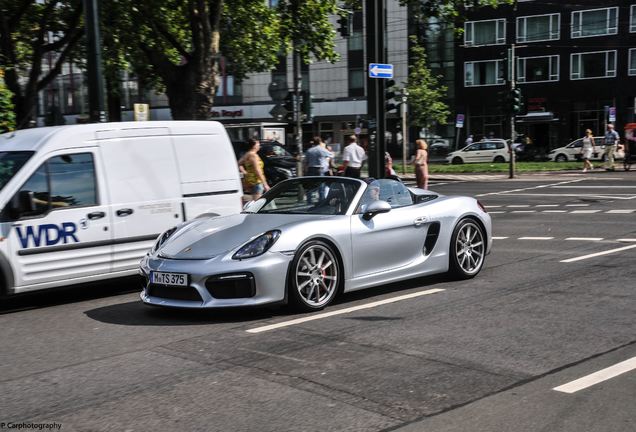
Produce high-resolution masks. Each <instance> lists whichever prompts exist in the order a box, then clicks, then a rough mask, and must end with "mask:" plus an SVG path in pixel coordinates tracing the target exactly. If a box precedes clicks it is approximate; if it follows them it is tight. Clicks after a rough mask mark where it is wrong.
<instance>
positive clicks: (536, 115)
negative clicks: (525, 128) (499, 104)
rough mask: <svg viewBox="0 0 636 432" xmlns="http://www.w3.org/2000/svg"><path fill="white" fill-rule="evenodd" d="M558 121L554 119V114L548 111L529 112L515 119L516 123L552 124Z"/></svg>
mask: <svg viewBox="0 0 636 432" xmlns="http://www.w3.org/2000/svg"><path fill="white" fill-rule="evenodd" d="M558 121H559V119H558V118H555V117H554V114H553V113H551V112H550V111H546V112H530V113H528V114H526V115H522V116H517V117H516V118H515V122H516V123H553V122H558Z"/></svg>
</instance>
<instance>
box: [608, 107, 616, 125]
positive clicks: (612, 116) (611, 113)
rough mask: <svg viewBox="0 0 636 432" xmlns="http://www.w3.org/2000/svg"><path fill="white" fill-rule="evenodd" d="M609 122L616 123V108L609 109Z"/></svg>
mask: <svg viewBox="0 0 636 432" xmlns="http://www.w3.org/2000/svg"><path fill="white" fill-rule="evenodd" d="M609 121H611V122H615V121H616V107H609Z"/></svg>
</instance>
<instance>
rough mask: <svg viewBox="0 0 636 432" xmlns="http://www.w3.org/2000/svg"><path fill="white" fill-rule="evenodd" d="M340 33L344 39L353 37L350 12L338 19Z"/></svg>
mask: <svg viewBox="0 0 636 432" xmlns="http://www.w3.org/2000/svg"><path fill="white" fill-rule="evenodd" d="M338 33H340V36H342V37H349V36H350V35H351V20H350V19H349V12H345V13H344V14H343V15H340V18H338Z"/></svg>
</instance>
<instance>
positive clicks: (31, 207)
mask: <svg viewBox="0 0 636 432" xmlns="http://www.w3.org/2000/svg"><path fill="white" fill-rule="evenodd" d="M7 210H8V212H9V216H10V217H11V218H12V219H18V218H19V217H20V216H21V215H23V214H25V213H33V212H34V211H35V200H34V197H33V191H27V190H23V191H20V192H18V193H17V194H15V195H14V196H13V198H12V199H11V201H9V206H8V207H7Z"/></svg>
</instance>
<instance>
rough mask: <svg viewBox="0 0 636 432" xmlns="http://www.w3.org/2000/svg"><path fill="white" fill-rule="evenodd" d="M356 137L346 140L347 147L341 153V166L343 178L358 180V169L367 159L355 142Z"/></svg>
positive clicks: (352, 136)
mask: <svg viewBox="0 0 636 432" xmlns="http://www.w3.org/2000/svg"><path fill="white" fill-rule="evenodd" d="M356 141H357V140H356V136H355V135H351V136H350V137H348V138H347V142H348V144H347V146H346V147H345V148H344V150H343V151H342V165H343V166H344V169H345V172H344V175H345V177H353V178H360V168H362V163H363V162H364V161H365V160H366V159H367V154H366V152H365V151H364V149H363V148H362V147H360V146H359V145H358V143H357V142H356Z"/></svg>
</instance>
